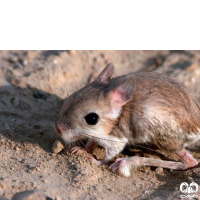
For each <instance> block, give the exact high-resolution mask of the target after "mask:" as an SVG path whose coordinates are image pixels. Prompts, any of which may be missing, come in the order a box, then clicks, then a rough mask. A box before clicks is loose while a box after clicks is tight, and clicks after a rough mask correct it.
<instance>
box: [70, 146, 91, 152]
mask: <svg viewBox="0 0 200 200" xmlns="http://www.w3.org/2000/svg"><path fill="white" fill-rule="evenodd" d="M71 153H72V154H81V153H88V150H87V149H86V148H82V147H73V148H72V149H71Z"/></svg>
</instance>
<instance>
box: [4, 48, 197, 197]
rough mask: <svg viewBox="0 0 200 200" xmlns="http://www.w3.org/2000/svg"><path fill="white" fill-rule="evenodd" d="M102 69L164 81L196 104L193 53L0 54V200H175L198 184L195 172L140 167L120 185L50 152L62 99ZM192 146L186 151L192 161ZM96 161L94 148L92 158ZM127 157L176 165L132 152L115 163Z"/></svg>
mask: <svg viewBox="0 0 200 200" xmlns="http://www.w3.org/2000/svg"><path fill="white" fill-rule="evenodd" d="M108 62H112V63H114V65H115V74H114V75H115V76H118V75H122V74H126V73H129V72H136V71H142V70H144V71H157V72H160V73H165V74H167V75H169V76H171V77H174V78H176V79H177V80H179V81H180V82H182V83H184V84H185V85H187V86H188V87H189V88H190V89H191V91H193V92H194V93H195V95H196V97H197V99H198V101H199V102H200V87H199V85H200V52H199V51H0V160H1V162H0V199H11V198H12V197H13V195H14V194H16V193H18V192H21V191H26V190H39V191H41V192H42V193H44V194H45V195H47V196H49V197H50V198H52V199H57V200H59V199H63V200H65V199H66V200H67V199H86V200H90V199H94V200H95V199H96V200H97V199H99V200H100V199H115V200H118V199H119V200H121V199H126V200H127V199H138V200H139V199H180V195H181V194H182V193H181V192H180V189H179V187H180V184H181V183H182V182H187V183H189V184H190V183H191V182H193V181H194V182H196V183H197V184H200V169H199V168H195V169H192V170H188V171H184V172H179V171H170V170H166V169H162V168H161V169H160V168H155V167H140V168H138V169H137V170H136V171H134V172H133V175H132V177H130V178H124V177H121V176H118V175H116V174H113V173H112V172H111V171H110V170H109V166H108V165H104V166H100V167H98V166H95V165H93V164H91V163H90V162H89V160H88V159H87V155H81V156H79V155H71V154H70V151H69V147H66V148H65V149H64V150H62V151H61V152H60V153H58V154H55V153H52V152H51V147H52V144H53V143H54V141H55V140H56V139H57V135H56V133H55V130H54V122H55V120H56V119H57V117H58V113H59V109H60V106H61V104H62V100H63V98H64V97H65V96H66V95H67V93H72V92H73V91H76V90H77V89H79V88H81V87H83V86H84V85H86V84H88V83H90V82H91V81H92V80H93V79H94V78H95V77H96V76H97V75H98V73H99V72H100V71H101V70H102V69H103V68H104V67H105V65H106V64H107V63H108ZM199 144H200V143H197V144H196V145H194V146H191V147H190V148H189V150H190V151H191V152H192V154H193V156H194V157H195V158H197V159H200V153H199V151H200V147H199ZM149 148H151V147H149ZM103 153H104V150H103V149H101V148H97V149H96V150H95V151H94V156H95V157H96V158H98V159H99V158H101V157H103ZM130 155H138V156H145V157H153V158H160V159H170V160H177V157H175V156H174V155H170V156H164V155H161V154H159V152H155V151H152V150H148V149H145V148H138V147H131V148H129V149H126V150H124V152H123V153H122V154H120V155H119V157H125V156H130ZM113 161H114V160H113ZM197 195H198V196H199V197H200V190H199V192H198V193H197Z"/></svg>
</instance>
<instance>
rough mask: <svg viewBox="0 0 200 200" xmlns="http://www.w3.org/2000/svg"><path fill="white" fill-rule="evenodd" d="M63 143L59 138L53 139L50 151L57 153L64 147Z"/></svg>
mask: <svg viewBox="0 0 200 200" xmlns="http://www.w3.org/2000/svg"><path fill="white" fill-rule="evenodd" d="M64 147H65V146H64V144H63V143H62V142H61V141H60V140H55V142H54V143H53V145H52V147H51V150H52V153H56V154H57V153H59V152H61V151H62V150H63V149H64Z"/></svg>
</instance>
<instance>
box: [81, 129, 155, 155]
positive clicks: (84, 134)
mask: <svg viewBox="0 0 200 200" xmlns="http://www.w3.org/2000/svg"><path fill="white" fill-rule="evenodd" d="M81 135H82V136H88V137H89V138H91V137H92V138H95V139H100V140H105V141H109V142H118V143H126V142H119V141H114V140H108V139H103V138H99V137H95V136H91V135H88V134H86V133H81ZM128 144H130V145H132V144H131V143H129V142H128ZM133 146H137V147H141V148H144V149H148V150H151V151H154V152H157V151H156V150H154V149H151V148H148V147H144V146H142V145H137V144H134V145H133Z"/></svg>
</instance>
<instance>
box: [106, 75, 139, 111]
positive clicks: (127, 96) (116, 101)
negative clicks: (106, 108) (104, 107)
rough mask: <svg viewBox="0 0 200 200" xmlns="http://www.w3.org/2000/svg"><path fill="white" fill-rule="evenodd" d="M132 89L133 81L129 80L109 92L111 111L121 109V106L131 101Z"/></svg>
mask: <svg viewBox="0 0 200 200" xmlns="http://www.w3.org/2000/svg"><path fill="white" fill-rule="evenodd" d="M134 88H135V86H134V83H133V80H132V79H131V78H130V79H128V80H125V81H123V82H121V83H120V84H119V85H118V86H117V87H115V88H114V89H112V90H111V91H110V92H109V93H110V94H109V95H110V101H111V107H112V108H113V109H121V107H122V106H123V105H125V104H126V103H127V102H129V101H130V100H131V99H132V97H133V94H134Z"/></svg>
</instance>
